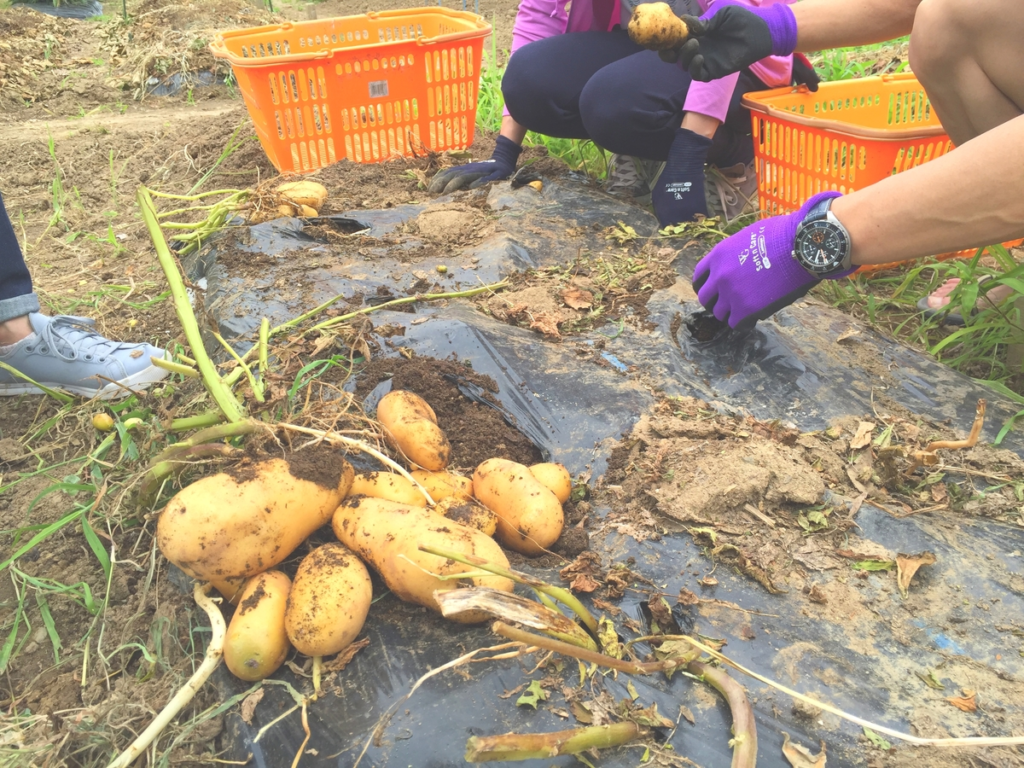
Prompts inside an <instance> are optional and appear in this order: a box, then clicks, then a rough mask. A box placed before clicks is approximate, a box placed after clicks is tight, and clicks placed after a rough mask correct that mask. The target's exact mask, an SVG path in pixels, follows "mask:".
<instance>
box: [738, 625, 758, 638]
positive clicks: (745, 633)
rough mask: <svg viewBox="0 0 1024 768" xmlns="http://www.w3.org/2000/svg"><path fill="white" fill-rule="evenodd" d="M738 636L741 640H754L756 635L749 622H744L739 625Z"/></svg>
mask: <svg viewBox="0 0 1024 768" xmlns="http://www.w3.org/2000/svg"><path fill="white" fill-rule="evenodd" d="M740 637H741V638H742V639H743V640H756V639H757V635H755V634H754V629H753V627H751V626H750V625H749V624H744V625H743V626H742V627H740Z"/></svg>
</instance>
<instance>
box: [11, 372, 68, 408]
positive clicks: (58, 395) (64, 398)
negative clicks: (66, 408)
mask: <svg viewBox="0 0 1024 768" xmlns="http://www.w3.org/2000/svg"><path fill="white" fill-rule="evenodd" d="M0 370H4V371H7V372H8V373H9V374H11V375H12V376H14V377H15V378H16V379H24V380H25V381H27V382H28V383H29V384H32V385H34V386H37V387H39V389H41V390H42V391H43V392H45V393H46V394H48V395H49V396H50V397H52V398H53V399H54V400H56V401H57V402H60V403H65V404H67V403H70V402H73V401H74V398H73V397H71V396H70V395H65V394H64V393H63V392H58V391H57V390H55V389H50V388H49V387H47V386H44V385H43V384H40V383H39V382H38V381H36V380H35V379H30V378H29V377H28V376H26V375H25V374H24V373H22V372H21V371H17V370H15V369H14V368H12V367H11V366H9V365H8V364H7V363H0Z"/></svg>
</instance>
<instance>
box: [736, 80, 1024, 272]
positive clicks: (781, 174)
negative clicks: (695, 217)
mask: <svg viewBox="0 0 1024 768" xmlns="http://www.w3.org/2000/svg"><path fill="white" fill-rule="evenodd" d="M743 104H744V106H746V107H747V109H749V110H750V113H751V119H752V121H753V135H754V159H755V163H756V167H757V180H758V196H759V202H760V207H761V211H762V212H763V213H764V214H765V215H769V216H772V215H776V214H779V213H789V212H790V211H794V210H796V209H797V208H799V207H800V206H801V205H802V204H803V202H804V201H805V200H806V199H807V198H809V197H810V196H811V195H814V194H817V193H818V192H823V191H825V190H836V191H839V192H842V193H844V194H845V193H848V192H853V191H854V190H857V189H862V188H864V187H866V186H868V185H870V184H874V183H875V182H877V181H881V180H882V179H884V178H886V177H887V176H892V175H895V174H897V173H901V172H903V171H906V170H908V169H910V168H914V167H916V166H918V165H921V164H922V163H927V162H929V161H930V160H934V159H935V158H937V157H942V156H943V155H944V154H946V153H947V152H949V151H950V150H952V149H953V143H952V142H951V141H950V139H949V137H948V136H947V135H946V133H945V131H943V129H942V125H941V123H940V122H939V119H938V117H937V116H936V114H935V110H933V109H932V107H931V103H930V101H929V100H928V96H927V95H926V94H925V92H924V88H922V87H921V84H920V83H919V82H918V80H917V78H916V77H915V76H914V75H912V74H899V75H882V76H881V77H864V78H860V79H858V80H842V81H838V82H830V83H821V85H820V86H819V87H818V91H817V93H811V92H810V91H809V90H808V89H807V87H806V86H799V87H797V88H775V89H773V90H769V91H760V92H757V93H749V94H747V95H746V96H744V97H743ZM1017 242H1019V241H1017ZM1017 242H1015V243H1013V244H1017ZM1008 245H1009V244H1008ZM975 253H977V249H973V248H972V249H970V250H967V251H958V252H956V253H950V254H944V255H943V256H942V257H941V258H954V257H963V256H968V257H970V256H974V254H975ZM888 266H892V265H888V264H878V265H872V266H868V267H862V268H861V269H862V270H874V269H882V268H884V267H888Z"/></svg>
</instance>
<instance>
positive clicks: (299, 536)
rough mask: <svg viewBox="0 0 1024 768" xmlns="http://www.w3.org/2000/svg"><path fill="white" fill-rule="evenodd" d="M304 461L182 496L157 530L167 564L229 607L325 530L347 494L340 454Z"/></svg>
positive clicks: (205, 483)
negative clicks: (245, 586)
mask: <svg viewBox="0 0 1024 768" xmlns="http://www.w3.org/2000/svg"><path fill="white" fill-rule="evenodd" d="M305 453H306V452H305V451H303V452H300V453H297V454H294V455H293V456H292V457H290V458H289V459H268V460H264V461H257V462H253V463H251V464H246V465H242V466H240V467H238V468H236V469H234V470H232V472H231V473H228V472H220V473H218V474H216V475H210V476H208V477H204V478H202V479H201V480H198V481H196V482H194V483H192V485H190V486H188V487H186V488H183V489H182V490H181V491H179V492H178V493H177V495H175V496H174V498H172V499H171V500H170V501H169V502H168V503H167V506H166V508H164V511H163V512H161V513H160V519H159V521H158V522H157V527H156V541H157V545H158V546H159V547H160V551H161V552H162V553H163V555H164V557H166V558H167V559H168V560H170V561H171V562H172V563H174V564H175V565H176V566H178V567H179V568H181V569H182V570H183V571H185V573H187V574H188V575H189V576H192V577H194V578H196V579H202V580H204V581H210V582H213V584H214V586H215V587H217V589H218V590H220V592H221V593H222V594H223V595H224V596H225V597H226V598H228V599H229V600H231V601H232V602H233V601H234V599H235V598H236V597H237V593H238V590H239V589H240V587H241V585H242V582H243V581H244V580H245V579H246V578H248V577H249V576H255V575H256V574H257V573H262V572H263V571H266V570H268V569H270V568H273V567H274V566H275V565H277V564H278V563H280V562H281V561H282V560H284V559H285V558H286V557H288V555H290V554H291V553H292V552H293V551H294V550H295V548H296V547H297V546H299V544H301V543H302V542H303V541H305V540H306V539H307V538H308V537H309V535H310V534H311V533H312V532H313V531H315V530H316V529H317V528H319V527H320V526H322V525H324V524H325V523H327V521H329V520H330V519H331V514H332V513H333V512H334V510H335V509H337V507H338V504H340V503H341V500H342V499H343V498H345V496H346V494H347V493H348V491H349V488H350V487H351V486H352V477H353V475H354V471H353V469H352V465H351V464H349V463H348V462H347V461H345V459H343V458H342V457H341V456H340V455H339V454H337V453H335V452H333V451H330V450H326V449H325V450H322V451H317V452H316V454H315V455H314V454H313V453H312V452H311V453H310V454H309V456H304V455H303V454H305ZM311 457H312V458H311ZM311 462H313V463H311ZM315 462H319V463H318V464H317V463H315Z"/></svg>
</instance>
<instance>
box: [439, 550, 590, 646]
mask: <svg viewBox="0 0 1024 768" xmlns="http://www.w3.org/2000/svg"><path fill="white" fill-rule="evenodd" d="M420 551H421V552H426V553H427V554H430V555H437V556H438V557H444V558H447V559H449V560H455V561H456V562H459V563H462V564H464V565H472V566H475V567H477V568H483V569H484V570H485V571H490V572H491V573H493V574H495V575H496V576H503V577H505V578H506V579H511V580H512V581H514V582H516V583H517V584H522V585H524V586H527V587H530V588H532V589H534V590H536V591H537V592H541V593H542V594H545V595H548V596H549V597H553V598H554V599H555V600H558V601H559V602H560V603H562V604H563V605H565V606H566V607H567V608H569V609H570V610H571V611H572V612H573V613H575V614H576V615H577V616H578V617H579V619H580V621H582V622H583V623H584V624H585V625H586V627H587V629H589V630H590V631H591V632H592V633H593V634H594V636H595V637H596V636H597V634H598V626H597V619H595V618H594V616H593V614H591V613H590V611H588V610H587V608H586V606H585V605H583V603H581V602H580V601H579V599H578V598H577V597H576V595H574V594H573V593H572V592H570V591H569V590H568V589H562V588H561V587H556V586H554V585H552V584H548V583H547V582H546V581H541V580H540V579H535V578H533V577H532V576H528V575H527V574H525V573H521V572H520V571H512V570H509V569H507V568H502V567H501V566H498V565H494V564H492V563H489V562H487V561H486V560H484V559H483V558H482V557H476V556H475V555H463V554H461V553H459V552H451V551H449V550H447V549H438V548H436V547H420Z"/></svg>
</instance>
